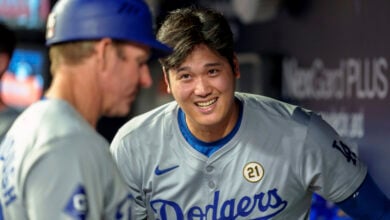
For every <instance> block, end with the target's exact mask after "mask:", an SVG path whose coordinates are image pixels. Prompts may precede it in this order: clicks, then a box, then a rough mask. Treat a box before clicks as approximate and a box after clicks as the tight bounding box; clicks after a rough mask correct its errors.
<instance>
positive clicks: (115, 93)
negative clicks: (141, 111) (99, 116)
mask: <svg viewBox="0 0 390 220" xmlns="http://www.w3.org/2000/svg"><path fill="white" fill-rule="evenodd" d="M111 58H112V59H113V62H111V63H110V71H109V74H108V75H107V76H106V78H104V79H103V80H102V86H103V87H104V88H105V92H106V94H105V96H106V97H108V98H106V99H104V103H103V105H104V115H106V116H125V115H127V114H128V113H129V112H130V109H131V104H132V103H133V101H134V100H135V98H136V96H137V94H138V91H139V89H140V88H148V87H150V86H151V85H152V78H151V76H150V71H149V67H148V65H147V61H148V59H149V47H147V46H144V45H141V44H135V43H128V44H125V45H123V48H122V51H121V53H119V54H118V53H115V55H114V56H112V57H111Z"/></svg>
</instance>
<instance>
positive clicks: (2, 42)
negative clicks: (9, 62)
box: [0, 23, 16, 58]
mask: <svg viewBox="0 0 390 220" xmlns="http://www.w3.org/2000/svg"><path fill="white" fill-rule="evenodd" d="M15 46H16V35H15V32H14V31H13V30H11V29H10V28H9V27H7V26H6V25H5V24H3V23H0V53H7V54H8V55H9V57H10V58H11V56H12V53H13V52H14V49H15Z"/></svg>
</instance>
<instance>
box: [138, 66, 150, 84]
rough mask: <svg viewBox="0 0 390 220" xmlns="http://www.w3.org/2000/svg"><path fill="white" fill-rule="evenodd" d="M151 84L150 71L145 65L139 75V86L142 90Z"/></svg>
mask: <svg viewBox="0 0 390 220" xmlns="http://www.w3.org/2000/svg"><path fill="white" fill-rule="evenodd" d="M152 84H153V80H152V76H151V75H150V69H149V67H148V66H147V65H146V66H145V67H144V68H143V69H142V70H141V75H140V85H141V87H142V88H149V87H151V86H152Z"/></svg>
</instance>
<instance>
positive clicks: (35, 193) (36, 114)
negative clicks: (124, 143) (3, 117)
mask: <svg viewBox="0 0 390 220" xmlns="http://www.w3.org/2000/svg"><path fill="white" fill-rule="evenodd" d="M0 171H1V172H0V179H1V182H2V184H1V187H0V192H1V197H0V200H1V205H2V208H3V214H4V216H3V217H4V219H18V220H22V219H30V220H53V219H56V220H58V219H64V220H65V219H77V220H82V219H93V220H96V219H128V218H129V216H128V215H130V214H131V213H130V212H131V209H130V208H131V205H132V204H131V203H132V202H133V199H132V197H131V196H130V194H129V190H128V189H127V187H126V185H125V183H124V181H123V178H122V177H121V176H120V174H119V172H118V169H117V167H116V165H115V163H114V161H113V160H112V156H111V154H110V152H109V144H108V142H107V141H106V140H105V139H104V138H103V137H101V136H100V135H99V134H98V133H97V132H96V131H95V130H94V129H93V128H92V127H91V126H90V125H89V124H88V123H87V122H86V121H85V119H83V118H82V117H81V115H80V114H79V113H78V112H76V111H75V110H74V109H73V108H72V107H71V106H70V105H69V104H68V103H67V102H65V101H61V100H54V99H50V100H43V101H39V102H37V103H35V104H33V105H32V106H30V107H29V108H27V109H26V110H25V111H24V112H23V113H22V114H21V115H20V116H19V117H18V119H16V121H15V123H14V125H13V126H12V127H11V129H10V130H9V132H8V133H7V135H6V136H5V138H4V142H3V143H2V145H1V147H0Z"/></svg>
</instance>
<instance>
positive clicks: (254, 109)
mask: <svg viewBox="0 0 390 220" xmlns="http://www.w3.org/2000/svg"><path fill="white" fill-rule="evenodd" d="M235 95H236V97H237V98H238V99H239V100H241V102H242V103H243V105H244V113H246V114H255V115H256V114H257V115H261V116H263V117H266V118H268V119H271V120H277V121H285V122H287V123H294V124H297V125H304V126H307V125H308V124H309V123H310V120H311V117H313V116H315V115H316V114H315V113H314V112H312V111H310V110H308V109H305V108H302V107H300V106H297V105H294V104H290V103H287V102H284V101H281V100H277V99H274V98H270V97H266V96H262V95H256V94H248V93H236V94H235Z"/></svg>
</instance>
